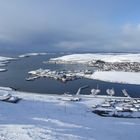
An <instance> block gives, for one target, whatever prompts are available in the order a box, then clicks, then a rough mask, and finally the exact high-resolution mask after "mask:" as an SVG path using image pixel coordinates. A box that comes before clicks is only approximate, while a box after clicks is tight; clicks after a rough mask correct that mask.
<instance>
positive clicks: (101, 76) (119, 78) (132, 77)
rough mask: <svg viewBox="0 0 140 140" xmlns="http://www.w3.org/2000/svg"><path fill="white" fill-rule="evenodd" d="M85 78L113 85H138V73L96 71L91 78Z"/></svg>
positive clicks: (139, 81) (139, 74)
mask: <svg viewBox="0 0 140 140" xmlns="http://www.w3.org/2000/svg"><path fill="white" fill-rule="evenodd" d="M86 77H87V78H90V79H97V80H101V81H108V82H113V83H127V84H136V85H140V73H135V72H117V71H96V72H94V73H93V74H92V75H91V76H86Z"/></svg>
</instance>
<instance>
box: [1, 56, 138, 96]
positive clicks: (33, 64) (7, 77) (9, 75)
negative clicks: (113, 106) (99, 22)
mask: <svg viewBox="0 0 140 140" xmlns="http://www.w3.org/2000/svg"><path fill="white" fill-rule="evenodd" d="M58 56H61V55H60V54H49V55H46V56H32V57H28V58H22V59H18V60H16V61H12V62H11V63H10V64H8V66H7V67H6V68H7V69H8V71H7V72H1V73H0V86H7V87H13V88H16V89H18V90H19V91H27V92H38V93H42V94H47V93H49V94H63V93H64V92H70V93H71V94H75V93H76V91H77V90H78V88H79V87H81V86H84V85H89V88H88V89H83V90H82V94H90V90H91V89H92V88H96V87H97V85H98V86H99V88H100V89H101V94H106V93H105V90H106V89H107V88H114V89H115V91H116V96H120V95H122V93H121V90H122V89H124V88H125V89H127V91H128V93H129V94H130V95H131V96H132V97H140V92H139V91H140V86H138V85H129V84H115V83H109V82H102V81H98V80H90V79H79V80H75V81H70V82H67V83H61V82H60V81H56V80H53V79H48V78H40V79H37V80H35V81H26V80H25V78H26V77H28V71H31V70H36V69H38V68H43V69H52V70H74V69H87V67H86V66H84V65H64V64H59V65H55V64H43V63H42V62H43V61H45V60H48V59H49V58H51V57H58ZM88 69H89V68H88Z"/></svg>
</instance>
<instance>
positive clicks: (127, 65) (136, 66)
mask: <svg viewBox="0 0 140 140" xmlns="http://www.w3.org/2000/svg"><path fill="white" fill-rule="evenodd" d="M88 66H91V67H97V68H98V69H99V70H101V71H125V72H140V63H138V62H114V63H110V62H104V61H101V60H97V61H91V62H89V63H88Z"/></svg>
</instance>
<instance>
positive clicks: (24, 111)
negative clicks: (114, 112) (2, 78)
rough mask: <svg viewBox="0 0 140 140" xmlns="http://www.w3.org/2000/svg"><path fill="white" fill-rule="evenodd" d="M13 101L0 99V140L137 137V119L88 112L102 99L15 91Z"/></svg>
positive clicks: (129, 139)
mask: <svg viewBox="0 0 140 140" xmlns="http://www.w3.org/2000/svg"><path fill="white" fill-rule="evenodd" d="M0 92H1V93H7V92H10V93H12V94H13V95H16V96H18V97H21V98H22V100H21V101H20V102H19V103H17V104H12V103H6V102H0V140H132V139H134V140H139V138H140V133H139V129H140V120H139V119H123V118H106V117H100V116H97V115H95V114H93V113H91V112H90V107H91V105H93V104H96V103H98V102H102V101H103V99H95V98H87V97H86V96H83V97H82V100H81V101H80V102H69V101H62V100H60V99H62V98H66V97H63V96H61V95H40V94H31V93H23V92H15V91H11V90H10V89H5V88H1V90H0Z"/></svg>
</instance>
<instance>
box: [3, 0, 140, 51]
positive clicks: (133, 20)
mask: <svg viewBox="0 0 140 140" xmlns="http://www.w3.org/2000/svg"><path fill="white" fill-rule="evenodd" d="M16 50H18V51H48V52H57V51H66V52H67V51H68V52H70V51H77V52H140V1H139V0H0V51H16Z"/></svg>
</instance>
